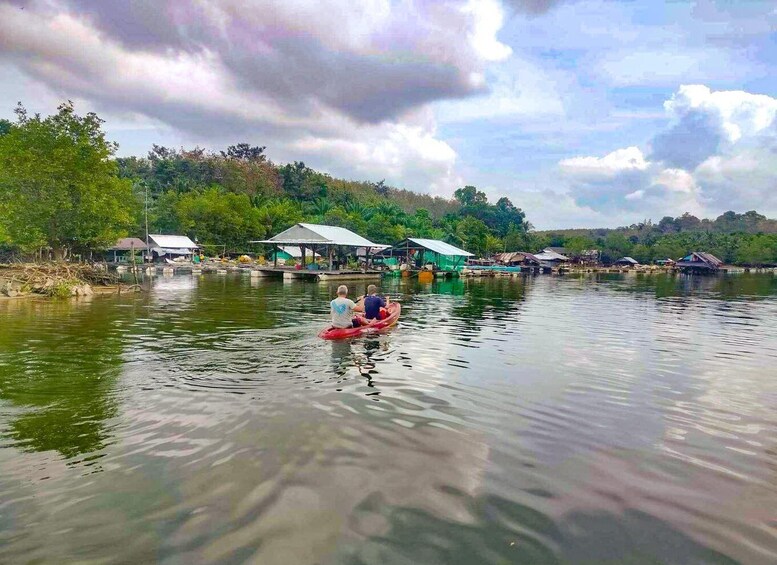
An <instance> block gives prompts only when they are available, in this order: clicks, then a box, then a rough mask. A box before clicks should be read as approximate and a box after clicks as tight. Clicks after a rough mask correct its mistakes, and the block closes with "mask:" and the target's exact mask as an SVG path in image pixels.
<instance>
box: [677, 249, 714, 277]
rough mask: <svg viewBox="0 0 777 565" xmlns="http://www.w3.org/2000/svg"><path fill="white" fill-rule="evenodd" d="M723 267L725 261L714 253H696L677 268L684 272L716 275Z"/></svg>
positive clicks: (686, 258) (684, 258) (678, 263)
mask: <svg viewBox="0 0 777 565" xmlns="http://www.w3.org/2000/svg"><path fill="white" fill-rule="evenodd" d="M722 265H723V261H721V260H720V259H718V258H717V257H715V256H714V255H713V254H712V253H706V252H704V251H694V252H693V253H691V254H690V255H686V256H685V257H683V258H682V259H680V260H679V261H678V262H677V267H678V268H680V269H683V270H684V271H690V272H698V273H714V272H716V271H717V270H718V269H720V267H721V266H722Z"/></svg>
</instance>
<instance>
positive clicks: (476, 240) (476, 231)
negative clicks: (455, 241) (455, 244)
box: [456, 216, 489, 255]
mask: <svg viewBox="0 0 777 565" xmlns="http://www.w3.org/2000/svg"><path fill="white" fill-rule="evenodd" d="M488 235H489V234H488V226H487V225H486V224H484V223H483V222H482V221H480V220H478V219H477V218H473V217H472V216H467V217H465V218H463V219H462V220H461V221H460V222H459V223H458V225H457V226H456V236H457V237H458V238H459V240H461V241H462V242H463V243H464V248H465V249H466V250H467V251H469V252H470V253H475V254H478V255H483V254H485V253H486V252H487V251H488Z"/></svg>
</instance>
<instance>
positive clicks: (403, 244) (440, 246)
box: [377, 237, 472, 257]
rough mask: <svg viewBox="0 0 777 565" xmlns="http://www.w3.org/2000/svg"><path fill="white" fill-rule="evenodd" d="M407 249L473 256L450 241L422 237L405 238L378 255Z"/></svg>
mask: <svg viewBox="0 0 777 565" xmlns="http://www.w3.org/2000/svg"><path fill="white" fill-rule="evenodd" d="M406 249H428V250H429V251H432V252H434V253H439V254H440V255H447V256H451V257H472V253H470V252H469V251H464V250H463V249H460V248H458V247H456V246H454V245H451V244H450V243H445V242H444V241H440V240H439V239H423V238H420V237H408V238H407V239H403V240H402V241H400V242H399V243H397V244H395V245H392V246H391V247H389V248H388V249H384V250H383V251H381V252H380V253H378V254H377V255H394V254H395V252H401V251H404V250H406Z"/></svg>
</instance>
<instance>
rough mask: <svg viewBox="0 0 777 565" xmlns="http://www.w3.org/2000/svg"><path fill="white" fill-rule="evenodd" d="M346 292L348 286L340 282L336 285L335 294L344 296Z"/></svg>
mask: <svg viewBox="0 0 777 565" xmlns="http://www.w3.org/2000/svg"><path fill="white" fill-rule="evenodd" d="M347 294H348V287H347V286H345V285H344V284H341V285H340V286H338V287H337V296H346V295H347Z"/></svg>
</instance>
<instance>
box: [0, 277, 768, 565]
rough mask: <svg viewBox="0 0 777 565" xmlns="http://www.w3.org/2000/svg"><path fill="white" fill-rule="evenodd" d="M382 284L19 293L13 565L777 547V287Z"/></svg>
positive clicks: (4, 400)
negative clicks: (378, 305)
mask: <svg viewBox="0 0 777 565" xmlns="http://www.w3.org/2000/svg"><path fill="white" fill-rule="evenodd" d="M353 286H354V288H353V289H352V290H353V291H354V292H355V293H356V294H361V293H362V292H363V290H364V284H356V285H353ZM384 290H386V291H388V292H389V293H390V294H391V295H392V296H398V297H400V298H401V301H402V305H403V313H402V318H401V320H400V324H399V325H398V326H397V327H396V328H394V329H392V330H391V331H389V332H388V333H385V334H384V335H380V336H372V337H364V338H359V339H355V340H352V341H344V342H327V341H324V340H321V339H319V338H317V336H316V334H317V332H318V331H319V330H320V329H321V328H322V327H323V326H324V325H325V320H326V317H327V311H328V300H329V299H330V298H331V296H332V292H333V287H332V286H329V285H324V284H315V283H291V284H289V283H286V284H284V283H282V282H271V281H263V280H253V279H250V278H249V277H247V276H241V275H239V274H234V275H233V274H230V275H226V276H220V275H205V276H200V277H191V276H175V277H159V278H157V279H155V280H154V281H153V283H152V285H151V288H150V290H149V291H148V292H145V293H143V294H136V295H124V296H120V297H106V296H96V297H93V298H92V299H91V300H64V301H43V300H29V299H25V300H6V301H4V302H0V562H2V563H20V562H44V563H64V562H84V563H141V562H144V563H145V562H163V563H175V564H178V563H187V564H188V563H245V562H248V563H262V564H298V563H299V564H334V563H348V564H356V563H386V564H393V563H397V564H399V563H402V564H416V563H423V564H426V563H446V564H447V563H461V564H476V563H556V562H560V563H601V562H610V563H625V562H629V563H645V562H650V563H654V562H660V563H683V564H685V563H731V562H742V563H774V562H777V277H775V276H773V275H770V274H766V275H756V274H753V275H748V274H741V275H729V276H721V277H686V276H665V275H655V276H648V275H621V274H619V275H599V276H592V275H589V276H579V277H577V276H576V277H573V276H563V277H558V276H536V277H532V278H524V279H522V278H517V279H487V280H453V281H445V282H436V283H433V284H429V285H419V284H418V283H414V282H406V281H402V280H397V279H394V280H391V281H388V280H387V281H385V282H384Z"/></svg>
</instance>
